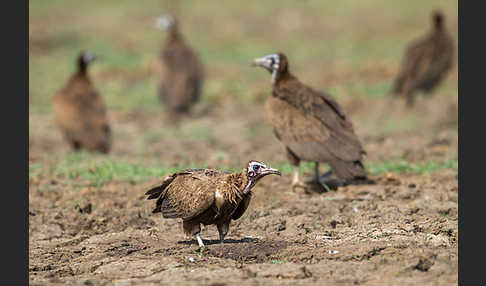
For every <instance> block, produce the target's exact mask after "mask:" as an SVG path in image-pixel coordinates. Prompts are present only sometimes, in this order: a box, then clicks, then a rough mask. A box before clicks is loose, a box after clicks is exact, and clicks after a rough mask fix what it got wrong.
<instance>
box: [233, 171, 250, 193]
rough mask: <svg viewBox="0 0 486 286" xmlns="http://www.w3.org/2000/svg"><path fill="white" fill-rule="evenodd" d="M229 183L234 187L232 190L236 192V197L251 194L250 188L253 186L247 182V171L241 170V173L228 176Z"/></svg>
mask: <svg viewBox="0 0 486 286" xmlns="http://www.w3.org/2000/svg"><path fill="white" fill-rule="evenodd" d="M230 180H231V181H232V182H231V183H232V184H233V186H234V187H235V188H234V190H235V191H236V193H237V195H238V196H241V195H248V194H250V193H251V188H252V187H253V185H254V184H251V182H250V181H249V180H248V177H247V169H246V168H245V169H243V171H241V173H233V174H231V175H230Z"/></svg>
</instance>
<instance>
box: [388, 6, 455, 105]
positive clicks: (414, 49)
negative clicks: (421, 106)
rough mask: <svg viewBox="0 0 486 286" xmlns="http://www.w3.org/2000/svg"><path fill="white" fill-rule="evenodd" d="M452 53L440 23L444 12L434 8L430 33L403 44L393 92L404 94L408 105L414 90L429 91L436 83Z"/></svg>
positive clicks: (450, 64)
mask: <svg viewBox="0 0 486 286" xmlns="http://www.w3.org/2000/svg"><path fill="white" fill-rule="evenodd" d="M453 53H454V43H453V40H452V37H451V35H450V34H449V33H448V32H447V29H446V27H445V26H444V15H443V14H442V13H441V12H440V11H434V12H433V14H432V29H431V31H430V33H429V34H428V35H426V36H424V37H423V38H421V39H418V40H416V41H414V42H412V43H410V44H409V45H408V46H407V48H406V51H405V56H404V58H403V61H402V64H401V68H400V71H399V73H398V75H397V78H396V79H395V82H394V86H393V94H395V96H401V95H403V96H405V97H406V99H407V105H408V106H409V107H410V106H412V105H413V103H414V95H415V93H416V92H417V91H423V92H424V93H430V92H431V91H432V90H433V89H434V88H435V87H436V86H438V84H439V83H440V82H441V80H442V79H443V78H444V76H445V75H446V74H447V72H448V71H449V70H450V69H451V67H452V60H453Z"/></svg>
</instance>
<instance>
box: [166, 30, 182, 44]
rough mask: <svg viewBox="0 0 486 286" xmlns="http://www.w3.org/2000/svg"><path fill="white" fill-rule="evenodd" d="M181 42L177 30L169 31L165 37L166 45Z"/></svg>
mask: <svg viewBox="0 0 486 286" xmlns="http://www.w3.org/2000/svg"><path fill="white" fill-rule="evenodd" d="M181 41H182V36H181V34H180V33H179V31H178V30H177V29H175V28H174V29H170V30H169V33H168V35H167V43H168V44H172V43H178V42H181Z"/></svg>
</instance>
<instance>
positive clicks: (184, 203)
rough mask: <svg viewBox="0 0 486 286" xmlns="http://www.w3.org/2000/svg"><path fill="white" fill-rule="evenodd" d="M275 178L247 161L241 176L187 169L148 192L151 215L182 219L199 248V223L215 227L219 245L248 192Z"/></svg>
mask: <svg viewBox="0 0 486 286" xmlns="http://www.w3.org/2000/svg"><path fill="white" fill-rule="evenodd" d="M270 174H276V175H281V174H280V172H279V171H278V170H277V169H272V168H270V167H268V166H267V165H265V164H264V163H262V162H258V161H253V160H252V161H250V162H248V164H247V165H246V166H245V168H244V169H243V171H242V172H241V173H229V172H223V171H220V170H215V169H187V170H183V171H180V172H177V173H175V174H172V175H170V176H168V177H166V178H165V179H164V180H163V181H162V183H161V184H160V185H157V186H156V187H154V188H151V189H150V190H148V191H147V192H146V193H145V195H148V196H149V197H148V198H147V199H148V200H152V199H157V201H156V206H155V209H154V210H153V211H152V212H153V213H158V212H161V213H162V215H163V217H164V218H182V221H183V224H182V226H183V229H184V233H185V234H186V235H188V236H192V235H195V236H196V239H197V242H198V244H199V246H200V247H204V243H203V241H202V239H201V236H200V234H199V233H200V231H201V223H202V224H204V225H211V224H215V225H216V226H217V228H218V233H219V237H220V241H221V243H223V242H224V237H225V235H226V234H227V233H228V230H229V225H230V222H231V220H237V219H239V218H240V217H241V216H242V215H243V214H244V213H245V211H246V209H247V208H248V205H249V204H250V200H251V194H252V192H251V190H252V188H253V187H254V186H255V184H256V183H257V182H258V181H259V180H260V179H261V178H263V177H265V176H267V175H270Z"/></svg>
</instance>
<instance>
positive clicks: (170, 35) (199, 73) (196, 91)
mask: <svg viewBox="0 0 486 286" xmlns="http://www.w3.org/2000/svg"><path fill="white" fill-rule="evenodd" d="M155 25H156V27H157V28H160V29H163V30H166V31H167V37H166V41H165V44H164V46H163V48H162V51H161V53H160V59H159V64H158V68H159V69H158V71H159V74H158V93H159V98H160V100H161V101H162V102H163V103H164V104H165V106H166V109H167V111H168V113H169V115H171V116H176V115H179V114H182V113H187V112H189V110H190V107H191V105H193V104H194V103H196V102H197V101H198V100H199V95H200V92H201V84H202V79H203V70H202V65H201V63H200V61H199V57H198V55H197V54H196V53H195V52H194V50H193V49H192V48H191V47H190V46H189V45H188V44H187V43H186V42H185V41H184V38H183V36H182V35H181V33H180V32H179V25H178V21H177V20H176V19H175V18H174V17H172V16H170V15H165V16H160V17H159V18H157V21H156V24H155Z"/></svg>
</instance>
